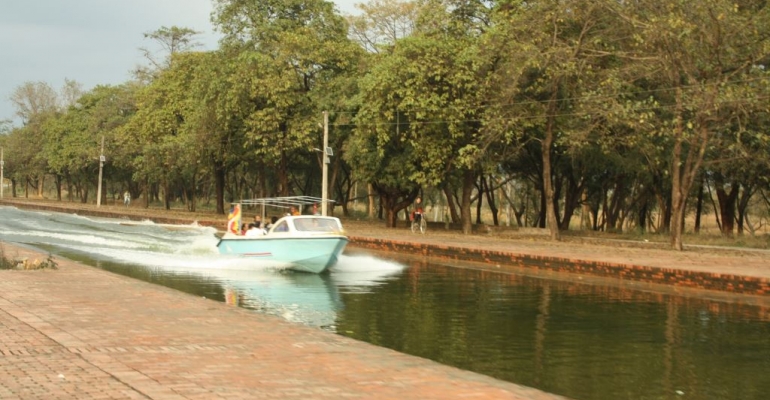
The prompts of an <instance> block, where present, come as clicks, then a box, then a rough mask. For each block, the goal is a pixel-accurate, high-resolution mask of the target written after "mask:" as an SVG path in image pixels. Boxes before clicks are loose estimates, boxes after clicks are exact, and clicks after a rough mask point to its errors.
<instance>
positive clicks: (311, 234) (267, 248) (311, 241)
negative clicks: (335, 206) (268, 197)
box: [217, 199, 348, 273]
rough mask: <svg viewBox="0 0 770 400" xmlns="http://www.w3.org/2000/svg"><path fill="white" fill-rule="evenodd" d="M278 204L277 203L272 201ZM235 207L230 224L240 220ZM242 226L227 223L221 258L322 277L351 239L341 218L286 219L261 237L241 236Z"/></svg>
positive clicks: (285, 217) (278, 222) (238, 205)
mask: <svg viewBox="0 0 770 400" xmlns="http://www.w3.org/2000/svg"><path fill="white" fill-rule="evenodd" d="M272 200H273V201H275V199H272ZM240 206H241V204H235V205H234V207H233V211H231V213H230V220H231V221H232V220H233V219H236V218H237V220H238V221H239V220H240ZM231 226H235V227H238V226H239V223H228V231H227V232H225V233H224V235H222V237H221V238H220V240H219V243H218V244H217V248H218V249H219V253H220V254H228V255H239V256H243V257H250V258H258V259H261V260H265V261H266V262H269V263H270V264H272V265H275V266H279V267H285V268H288V269H292V270H295V271H302V272H312V273H321V272H324V271H326V269H328V268H329V267H331V266H333V265H334V264H336V263H337V259H338V258H339V255H340V254H341V253H342V251H343V250H344V249H345V246H346V245H347V244H348V237H347V236H346V235H345V232H344V230H343V228H342V223H341V222H340V220H339V219H338V218H335V217H326V216H320V215H286V216H284V217H282V218H281V219H279V220H277V221H276V222H275V223H274V224H272V226H271V227H270V229H269V230H267V231H266V232H265V233H264V234H262V235H257V236H248V235H244V234H242V232H241V231H240V230H239V229H232V228H231Z"/></svg>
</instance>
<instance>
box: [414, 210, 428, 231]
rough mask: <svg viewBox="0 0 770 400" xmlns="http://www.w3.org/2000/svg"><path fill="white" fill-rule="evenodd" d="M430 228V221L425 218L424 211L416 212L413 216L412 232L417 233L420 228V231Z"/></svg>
mask: <svg viewBox="0 0 770 400" xmlns="http://www.w3.org/2000/svg"><path fill="white" fill-rule="evenodd" d="M427 228H428V223H427V222H426V221H425V218H423V216H422V213H419V212H415V213H414V215H413V217H412V233H416V232H417V231H418V230H419V231H420V233H425V230H426V229H427Z"/></svg>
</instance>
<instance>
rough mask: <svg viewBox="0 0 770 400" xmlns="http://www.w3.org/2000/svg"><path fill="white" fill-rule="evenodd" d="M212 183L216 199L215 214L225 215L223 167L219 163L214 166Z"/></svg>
mask: <svg viewBox="0 0 770 400" xmlns="http://www.w3.org/2000/svg"><path fill="white" fill-rule="evenodd" d="M214 182H215V191H216V198H217V214H220V215H224V214H225V166H224V165H222V164H221V163H216V164H215V165H214Z"/></svg>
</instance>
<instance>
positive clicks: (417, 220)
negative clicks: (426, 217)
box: [411, 197, 425, 233]
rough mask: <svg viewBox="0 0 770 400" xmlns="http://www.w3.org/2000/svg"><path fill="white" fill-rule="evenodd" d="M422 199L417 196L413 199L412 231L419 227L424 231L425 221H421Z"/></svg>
mask: <svg viewBox="0 0 770 400" xmlns="http://www.w3.org/2000/svg"><path fill="white" fill-rule="evenodd" d="M422 214H423V210H422V199H421V198H419V197H418V198H417V199H415V201H414V211H412V218H411V219H412V232H414V231H415V230H417V229H419V230H420V232H423V233H425V222H423V215H422Z"/></svg>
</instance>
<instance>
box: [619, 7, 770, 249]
mask: <svg viewBox="0 0 770 400" xmlns="http://www.w3.org/2000/svg"><path fill="white" fill-rule="evenodd" d="M612 9H613V10H615V12H616V13H617V15H619V16H620V17H621V18H622V19H623V20H624V21H625V22H626V23H627V25H628V26H629V28H628V30H627V32H630V33H631V36H628V37H633V38H635V43H634V46H632V47H629V48H628V49H627V52H628V53H629V55H630V56H632V57H634V58H637V59H642V60H645V61H644V63H643V67H644V68H645V70H644V71H643V72H644V76H643V77H644V78H645V79H649V80H652V81H656V82H660V83H661V85H662V86H663V87H666V88H668V89H669V90H667V91H663V92H658V93H655V94H653V96H654V97H655V99H656V101H657V103H658V105H659V107H658V110H659V112H658V129H657V131H656V132H655V134H656V135H661V136H665V137H667V138H669V139H670V140H671V144H672V146H671V148H670V159H671V164H670V165H671V170H670V175H671V178H672V179H671V208H672V220H671V227H670V231H671V246H672V247H673V248H675V249H678V250H681V249H682V232H683V225H684V216H685V206H686V200H687V198H688V193H689V192H690V189H691V188H692V186H693V184H694V182H695V180H696V178H697V176H698V173H699V171H700V169H701V166H702V165H703V162H704V157H705V156H706V154H707V150H708V148H709V146H710V145H711V144H712V142H713V139H714V138H715V137H716V136H717V135H722V134H728V135H734V134H735V132H732V133H730V132H726V131H725V127H726V126H727V125H728V124H733V121H736V120H744V122H743V123H740V124H737V125H743V126H745V118H747V117H748V116H749V114H740V113H735V112H734V110H735V109H736V108H753V107H755V106H756V104H767V103H766V100H767V97H766V92H764V93H762V92H761V91H757V90H756V89H757V88H756V86H755V85H754V83H755V82H756V80H757V79H758V78H759V76H760V75H764V72H762V70H763V68H758V66H759V65H761V64H762V63H763V62H764V63H766V62H767V59H768V55H767V48H768V45H769V43H770V36H768V35H767V26H770V8H768V7H767V6H766V5H765V4H764V2H756V1H751V0H748V1H738V2H735V1H727V0H704V1H699V2H691V1H685V0H676V1H663V0H642V1H637V2H622V3H620V2H617V3H615V4H614V5H613V6H612ZM640 78H641V77H640ZM764 90H766V87H765V89H764Z"/></svg>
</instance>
